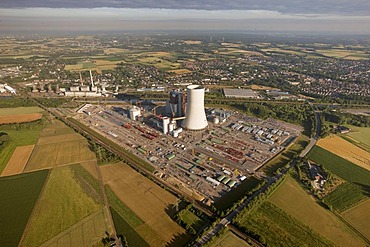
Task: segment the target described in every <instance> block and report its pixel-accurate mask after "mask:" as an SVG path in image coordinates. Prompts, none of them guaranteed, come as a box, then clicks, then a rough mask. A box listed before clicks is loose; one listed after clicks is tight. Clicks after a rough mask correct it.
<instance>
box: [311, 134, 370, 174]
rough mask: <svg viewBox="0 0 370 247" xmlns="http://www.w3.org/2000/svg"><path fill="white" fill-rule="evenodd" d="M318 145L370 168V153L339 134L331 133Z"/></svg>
mask: <svg viewBox="0 0 370 247" xmlns="http://www.w3.org/2000/svg"><path fill="white" fill-rule="evenodd" d="M317 145H318V146H319V147H322V148H324V149H326V150H328V151H329V152H331V153H334V154H336V155H338V156H339V157H342V158H343V159H346V160H348V161H350V162H352V163H354V164H356V165H359V166H361V167H363V168H365V169H367V170H370V153H369V152H366V151H365V150H363V149H361V148H359V147H357V146H355V145H354V144H352V143H350V142H348V141H346V140H344V139H343V138H340V137H339V136H337V135H330V136H328V137H326V138H324V139H320V140H319V141H318V142H317Z"/></svg>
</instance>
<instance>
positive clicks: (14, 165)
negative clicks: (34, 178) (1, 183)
mask: <svg viewBox="0 0 370 247" xmlns="http://www.w3.org/2000/svg"><path fill="white" fill-rule="evenodd" d="M34 146H35V145H28V146H19V147H16V148H15V150H14V152H13V155H12V157H11V158H10V160H9V161H8V164H7V165H6V167H5V169H4V171H3V173H1V176H10V175H16V174H20V173H22V172H23V170H24V168H25V167H26V164H27V161H28V159H29V158H30V156H31V153H32V150H33V147H34Z"/></svg>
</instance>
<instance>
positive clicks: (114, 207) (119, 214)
mask: <svg viewBox="0 0 370 247" xmlns="http://www.w3.org/2000/svg"><path fill="white" fill-rule="evenodd" d="M105 191H106V194H107V197H108V200H109V203H110V205H111V208H110V210H111V213H112V217H113V222H114V226H115V228H116V232H117V234H123V235H124V236H125V237H126V239H127V242H128V243H129V245H130V246H131V245H133V244H137V245H138V246H149V244H148V243H147V242H146V241H145V240H144V239H143V238H142V237H141V236H140V235H139V234H138V233H137V232H136V231H135V229H136V228H137V227H140V226H141V225H143V224H144V221H142V220H141V219H140V218H139V217H138V216H137V215H136V214H135V213H134V212H133V211H132V210H131V209H130V208H128V207H127V206H126V205H125V204H124V203H123V202H122V201H121V200H120V199H119V198H118V197H117V196H116V194H114V192H113V191H112V190H111V189H110V188H109V186H105Z"/></svg>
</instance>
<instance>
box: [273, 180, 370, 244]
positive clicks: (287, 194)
mask: <svg viewBox="0 0 370 247" xmlns="http://www.w3.org/2000/svg"><path fill="white" fill-rule="evenodd" d="M269 201H270V202H272V203H273V204H275V205H276V206H278V207H279V208H281V209H282V210H284V211H285V212H286V213H288V214H289V215H291V216H292V217H294V218H295V219H296V220H298V221H300V222H302V223H303V224H305V225H307V226H308V227H310V228H311V229H313V230H314V231H315V232H317V233H319V234H320V235H321V236H323V237H325V238H327V239H329V240H330V241H332V242H333V243H334V244H336V245H338V246H346V247H347V246H356V247H357V246H365V244H364V242H363V241H362V240H361V239H360V237H358V236H357V235H356V233H355V232H353V231H352V230H351V229H350V228H349V227H348V226H347V225H346V224H345V223H343V222H342V221H341V220H340V219H339V218H337V217H336V215H335V214H333V213H332V212H330V211H329V210H327V209H325V208H324V207H322V206H321V205H320V204H319V202H317V201H316V200H315V199H314V197H312V196H310V195H309V194H308V193H307V192H306V191H305V190H304V189H303V188H302V187H301V186H300V185H299V184H298V183H297V182H296V181H295V180H294V179H293V178H292V177H291V176H287V177H286V179H285V181H284V183H283V184H282V185H281V186H280V187H279V188H278V189H277V190H276V191H275V192H274V193H273V194H272V195H271V196H270V198H269ZM312 246H313V245H312Z"/></svg>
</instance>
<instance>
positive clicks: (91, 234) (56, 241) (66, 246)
mask: <svg viewBox="0 0 370 247" xmlns="http://www.w3.org/2000/svg"><path fill="white" fill-rule="evenodd" d="M106 213H107V211H106V208H102V209H99V210H98V211H96V212H94V213H92V214H91V215H89V216H88V217H86V218H84V219H83V220H81V221H79V222H78V223H76V224H74V225H73V226H71V227H69V228H67V230H65V231H63V232H61V233H60V234H58V235H57V236H55V237H53V238H52V239H50V240H49V241H47V242H46V243H44V244H42V245H41V246H43V247H48V246H54V247H73V246H96V245H97V243H99V242H100V241H101V239H102V238H103V237H105V236H106V235H105V231H108V232H111V231H110V230H109V229H110V227H109V226H108V224H107V220H106V217H107V215H106Z"/></svg>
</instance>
